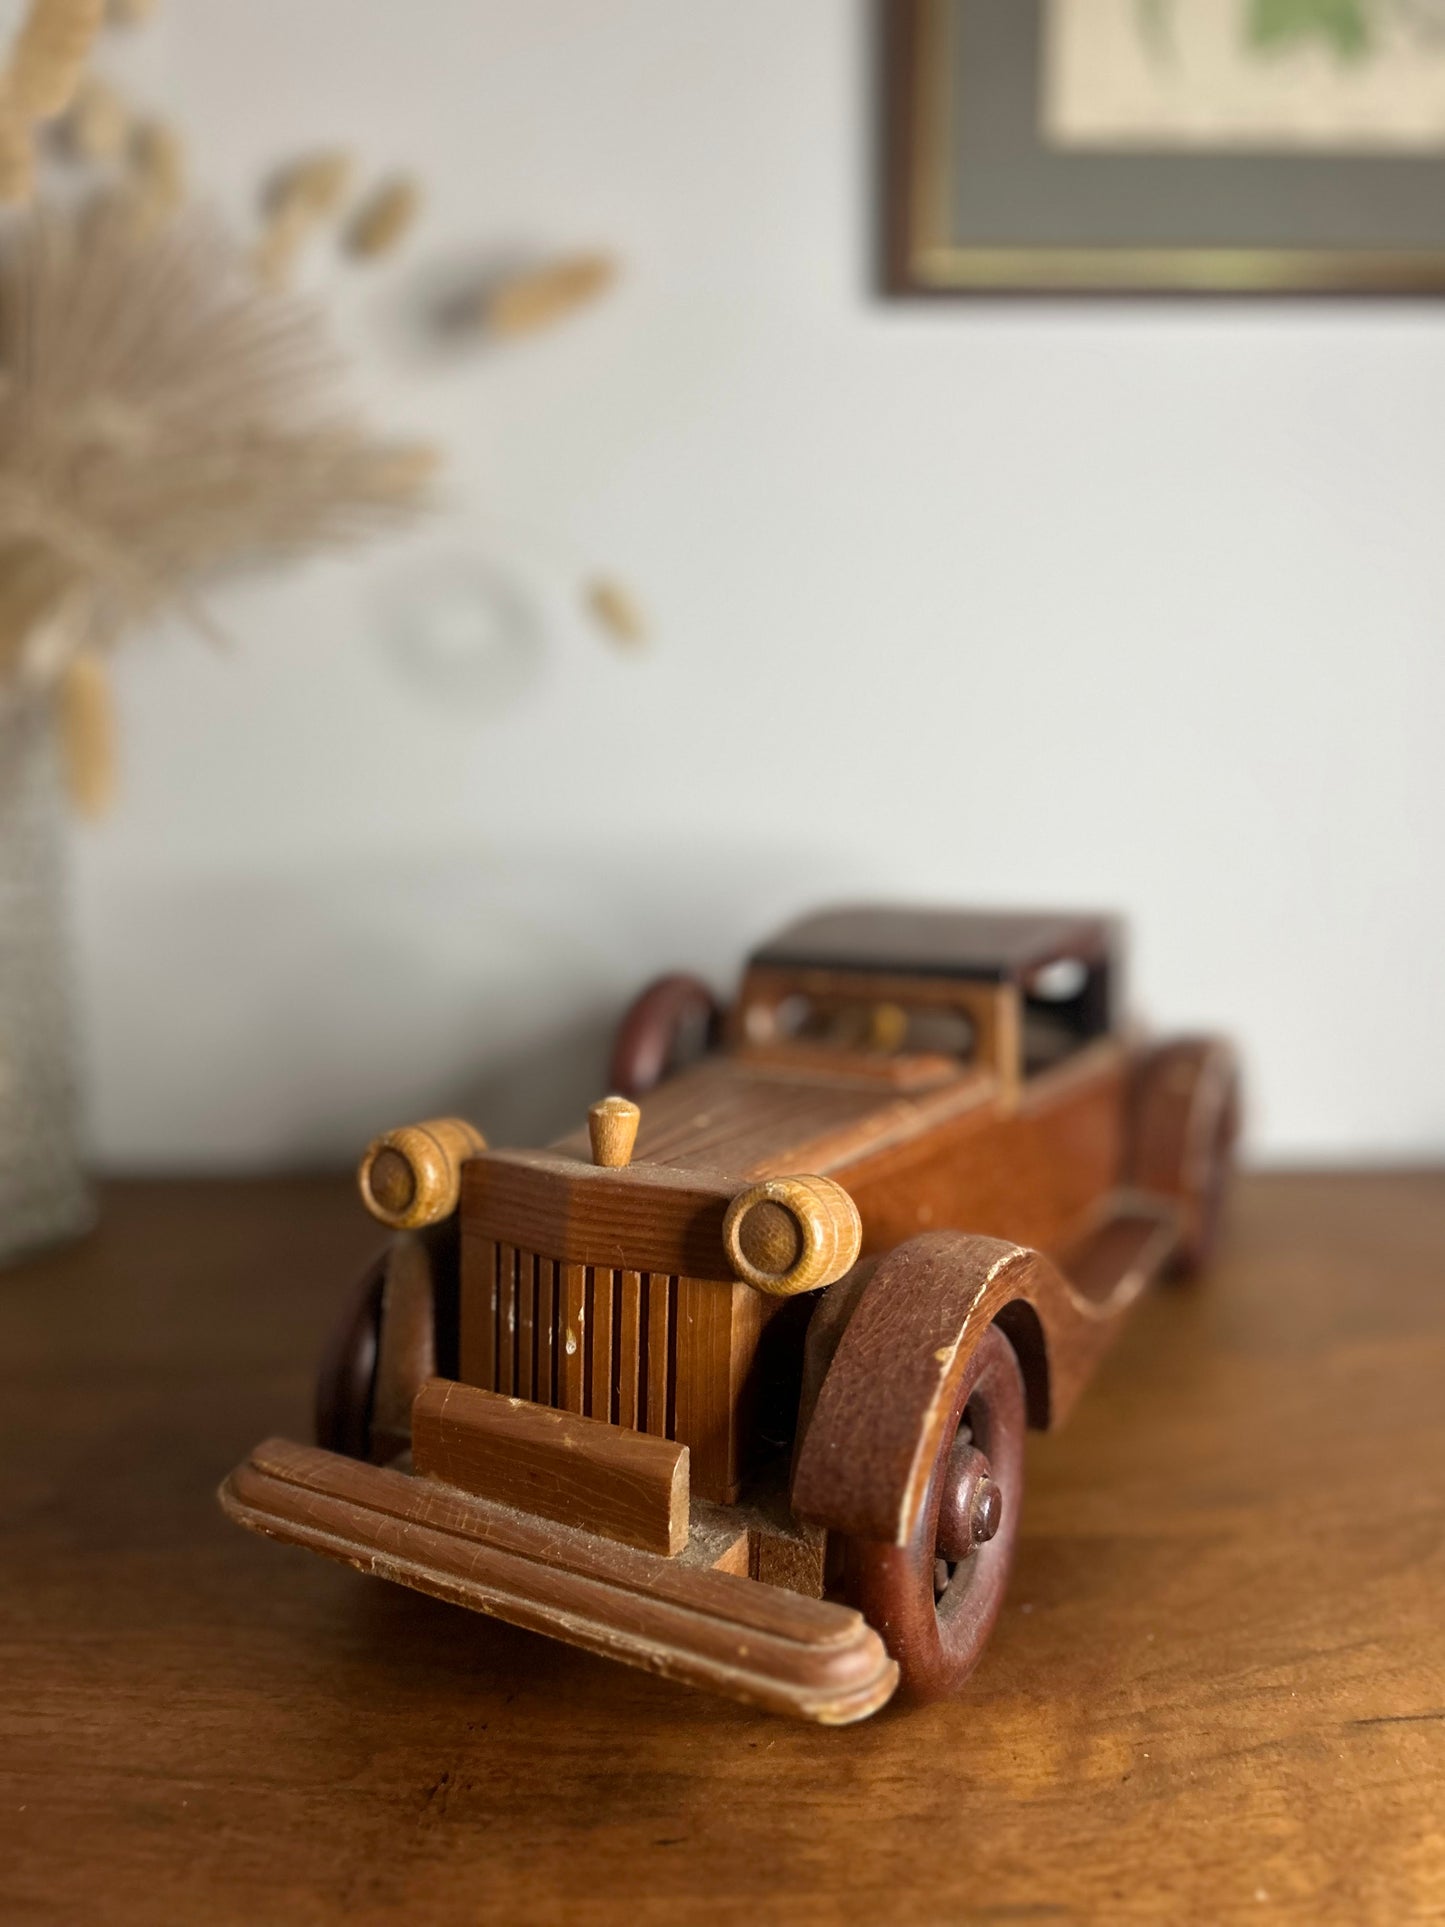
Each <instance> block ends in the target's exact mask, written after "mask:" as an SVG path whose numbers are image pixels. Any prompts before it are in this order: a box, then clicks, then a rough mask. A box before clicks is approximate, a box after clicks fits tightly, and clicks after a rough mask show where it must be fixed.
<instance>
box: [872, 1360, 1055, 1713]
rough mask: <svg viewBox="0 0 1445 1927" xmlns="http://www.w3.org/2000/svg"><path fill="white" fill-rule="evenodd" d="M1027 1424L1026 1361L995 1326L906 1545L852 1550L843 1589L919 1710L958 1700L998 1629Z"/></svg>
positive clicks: (972, 1365)
mask: <svg viewBox="0 0 1445 1927" xmlns="http://www.w3.org/2000/svg"><path fill="white" fill-rule="evenodd" d="M1027 1418H1028V1415H1027V1409H1026V1404H1025V1398H1024V1382H1023V1374H1022V1372H1021V1371H1020V1370H1019V1362H1018V1359H1017V1357H1016V1355H1015V1353H1014V1349H1013V1347H1012V1345H1010V1344H1009V1342H1008V1340H1007V1339H1006V1338H1005V1337H1004V1335H1003V1333H1002V1332H1001V1331H1000V1330H999V1329H998V1327H997V1326H996V1325H992V1326H990V1327H989V1329H988V1331H987V1333H986V1334H985V1335H984V1338H983V1340H982V1342H981V1343H980V1344H979V1346H978V1349H977V1350H976V1351H975V1352H974V1355H973V1357H972V1359H971V1360H970V1362H969V1365H968V1368H967V1370H966V1371H965V1372H964V1374H963V1377H962V1380H961V1381H960V1384H959V1388H958V1392H957V1395H956V1399H955V1406H954V1413H953V1416H952V1418H951V1420H950V1422H949V1424H948V1425H946V1426H945V1427H944V1430H943V1434H942V1444H941V1445H940V1447H939V1450H938V1455H937V1457H936V1459H935V1461H934V1466H933V1472H932V1476H931V1478H930V1480H929V1485H928V1493H927V1497H926V1499H925V1501H924V1503H923V1506H922V1508H921V1510H920V1513H919V1518H918V1523H917V1526H916V1527H915V1529H914V1532H913V1535H912V1537H911V1538H910V1540H909V1542H908V1544H907V1545H903V1546H896V1545H884V1544H881V1543H879V1542H878V1541H877V1540H870V1539H849V1540H847V1541H845V1543H844V1547H843V1570H844V1581H843V1585H844V1590H845V1592H846V1593H847V1596H848V1598H849V1601H850V1603H852V1604H853V1605H855V1606H857V1607H858V1609H859V1611H860V1612H862V1614H863V1616H864V1618H865V1619H867V1621H868V1622H869V1624H870V1625H871V1626H873V1627H875V1628H876V1629H877V1631H878V1632H879V1633H880V1634H881V1635H882V1638H883V1641H884V1644H885V1645H886V1646H887V1648H888V1650H889V1652H890V1653H891V1654H892V1655H893V1657H894V1659H896V1660H897V1662H898V1665H899V1669H900V1671H901V1673H902V1675H903V1678H902V1690H903V1691H904V1692H905V1693H907V1694H908V1695H909V1696H910V1697H912V1698H913V1699H916V1700H939V1699H947V1698H949V1697H950V1696H951V1695H953V1694H954V1693H956V1692H957V1691H958V1689H959V1687H960V1686H962V1684H963V1682H964V1681H965V1680H966V1679H967V1678H968V1676H969V1674H970V1673H971V1672H972V1671H973V1669H974V1667H975V1666H976V1665H977V1664H978V1661H979V1659H980V1657H981V1655H982V1653H983V1649H984V1647H985V1645H986V1644H987V1642H988V1636H989V1634H990V1632H992V1630H993V1624H994V1621H995V1620H996V1619H997V1617H998V1613H999V1608H1000V1606H1001V1605H1002V1604H1003V1596H1004V1592H1005V1590H1006V1589H1007V1586H1008V1580H1009V1573H1010V1570H1011V1568H1012V1565H1013V1553H1014V1542H1015V1539H1016V1537H1017V1534H1018V1522H1019V1513H1020V1510H1021V1508H1022V1504H1023V1474H1024V1431H1025V1427H1026V1425H1027Z"/></svg>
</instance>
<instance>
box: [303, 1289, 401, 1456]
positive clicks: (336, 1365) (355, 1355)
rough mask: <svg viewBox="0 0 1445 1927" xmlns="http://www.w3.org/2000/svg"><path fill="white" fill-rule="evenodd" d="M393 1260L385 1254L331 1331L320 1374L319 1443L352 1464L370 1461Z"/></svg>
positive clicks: (349, 1301) (347, 1304) (355, 1290)
mask: <svg viewBox="0 0 1445 1927" xmlns="http://www.w3.org/2000/svg"><path fill="white" fill-rule="evenodd" d="M388 1255H389V1254H388V1253H387V1252H382V1253H381V1255H380V1256H379V1257H378V1258H377V1259H376V1260H375V1262H374V1263H373V1264H371V1265H369V1266H368V1267H367V1269H366V1270H365V1271H364V1272H363V1273H362V1275H361V1277H360V1279H359V1280H358V1281H357V1284H356V1286H355V1288H354V1290H353V1291H352V1293H351V1296H350V1297H349V1298H348V1299H347V1301H346V1304H345V1305H344V1306H343V1308H342V1311H341V1315H340V1317H339V1318H338V1319H337V1321H336V1323H335V1325H334V1326H333V1327H332V1331H331V1336H330V1338H328V1340H327V1341H326V1350H325V1351H324V1352H323V1354H322V1357H321V1365H320V1369H319V1370H318V1372H317V1374H316V1443H317V1444H318V1445H321V1446H324V1447H325V1448H326V1450H327V1451H328V1452H340V1453H342V1454H343V1455H344V1456H345V1457H346V1458H348V1459H368V1458H370V1456H371V1412H372V1398H373V1393H374V1390H375V1386H376V1361H377V1357H378V1355H379V1352H380V1344H381V1310H382V1295H383V1293H384V1291H385V1288H386V1265H387V1257H388Z"/></svg>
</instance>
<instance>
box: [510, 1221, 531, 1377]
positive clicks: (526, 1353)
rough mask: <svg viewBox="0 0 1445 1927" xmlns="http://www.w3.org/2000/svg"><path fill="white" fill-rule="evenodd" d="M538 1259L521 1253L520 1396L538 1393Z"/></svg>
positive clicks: (518, 1318) (518, 1270) (518, 1302)
mask: <svg viewBox="0 0 1445 1927" xmlns="http://www.w3.org/2000/svg"><path fill="white" fill-rule="evenodd" d="M536 1319H537V1260H536V1259H535V1258H534V1257H533V1255H532V1253H531V1252H530V1251H519V1252H518V1253H517V1354H516V1366H515V1368H514V1373H513V1379H512V1388H513V1391H514V1392H515V1394H516V1396H517V1397H518V1398H535V1397H536V1396H537V1387H536V1381H535V1378H534V1375H533V1374H534V1371H535V1366H536V1335H535V1334H536Z"/></svg>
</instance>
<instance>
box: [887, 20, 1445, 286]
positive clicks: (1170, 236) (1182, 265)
mask: <svg viewBox="0 0 1445 1927" xmlns="http://www.w3.org/2000/svg"><path fill="white" fill-rule="evenodd" d="M1069 3H1070V0H882V5H881V51H882V61H883V74H884V83H885V84H884V95H883V110H884V128H883V134H884V142H883V152H884V176H885V180H884V193H883V200H882V216H883V221H882V226H883V232H882V236H881V239H882V257H883V258H882V280H883V286H884V290H885V292H887V293H889V294H892V295H898V296H934V297H947V296H964V295H973V296H978V295H1065V294H1067V295H1083V294H1093V295H1227V296H1265V297H1274V296H1295V295H1436V294H1440V293H1442V292H1445V114H1442V122H1441V134H1440V137H1439V140H1438V142H1436V140H1435V138H1434V134H1433V123H1429V124H1426V125H1425V126H1423V127H1422V128H1419V129H1412V128H1406V129H1404V130H1403V131H1402V134H1401V136H1400V138H1399V139H1395V138H1394V131H1395V130H1394V129H1392V127H1391V126H1390V124H1389V119H1388V112H1389V107H1390V96H1389V93H1388V87H1386V88H1384V89H1383V90H1382V89H1381V88H1379V87H1377V88H1376V90H1375V91H1376V94H1377V95H1378V94H1381V93H1383V101H1384V113H1385V119H1384V121H1383V124H1382V127H1378V126H1377V127H1376V128H1375V129H1374V130H1371V129H1368V128H1367V129H1366V135H1367V138H1364V139H1362V138H1361V136H1360V135H1359V133H1358V131H1355V130H1351V129H1347V130H1346V133H1347V137H1346V138H1342V139H1341V141H1340V142H1339V144H1338V146H1332V145H1331V139H1332V136H1331V131H1330V128H1329V126H1328V124H1326V125H1325V127H1324V129H1323V131H1322V132H1321V130H1320V129H1319V128H1317V127H1316V128H1309V127H1306V129H1305V132H1304V134H1303V135H1301V136H1297V135H1296V134H1295V133H1294V132H1293V131H1292V128H1291V126H1290V125H1289V124H1285V125H1284V127H1283V132H1282V134H1281V136H1280V138H1278V139H1275V140H1272V139H1269V138H1265V139H1260V138H1259V137H1258V136H1257V135H1251V134H1250V133H1249V132H1248V131H1246V132H1245V133H1244V134H1243V135H1241V134H1239V133H1238V132H1232V131H1230V130H1229V129H1227V128H1226V129H1225V133H1224V135H1223V137H1221V138H1218V139H1215V138H1214V137H1213V136H1212V135H1211V133H1210V131H1209V129H1208V128H1206V129H1205V131H1204V133H1203V135H1202V136H1201V135H1198V134H1196V133H1187V134H1186V136H1185V137H1182V138H1180V139H1178V140H1175V139H1173V138H1166V139H1164V140H1162V141H1161V140H1159V139H1158V138H1157V137H1155V138H1151V136H1150V133H1149V131H1148V129H1147V126H1146V128H1145V131H1144V132H1143V133H1142V134H1140V133H1138V132H1136V131H1133V130H1131V129H1127V128H1126V130H1125V136H1124V137H1122V138H1120V139H1119V140H1118V141H1117V142H1114V143H1112V144H1111V142H1110V140H1109V139H1108V138H1107V136H1106V137H1105V138H1103V139H1099V138H1097V137H1095V138H1091V139H1090V140H1089V141H1088V142H1087V143H1086V144H1081V145H1076V146H1068V145H1065V146H1062V147H1061V146H1059V145H1058V144H1057V143H1052V144H1051V143H1050V141H1049V140H1047V139H1046V138H1045V133H1044V130H1043V127H1042V115H1043V106H1042V97H1043V88H1044V71H1043V61H1044V51H1045V33H1046V28H1047V27H1048V26H1049V25H1050V15H1049V9H1050V8H1051V7H1058V6H1060V5H1068V4H1069ZM1369 3H1370V0H1360V4H1361V5H1362V6H1363V5H1367V4H1369ZM1140 4H1142V0H1140ZM1057 19H1058V16H1057V15H1055V16H1053V22H1054V25H1055V30H1056V31H1057ZM1088 51H1089V53H1090V54H1091V56H1092V55H1096V54H1097V42H1094V43H1092V44H1090V45H1089V47H1088ZM1327 55H1328V49H1327V48H1325V49H1312V50H1309V51H1308V54H1307V57H1308V58H1309V59H1310V60H1311V61H1312V62H1313V66H1312V69H1311V71H1312V72H1318V71H1325V72H1326V77H1327V78H1328V62H1327ZM1436 57H1437V55H1436V53H1435V51H1434V50H1433V46H1432V51H1431V52H1430V53H1429V55H1428V58H1429V59H1430V60H1431V61H1433V60H1434V59H1435V58H1436ZM1438 58H1439V60H1440V63H1441V72H1440V75H1439V85H1440V93H1441V99H1442V102H1445V38H1442V40H1441V42H1440V43H1439V52H1438ZM1094 65H1095V66H1097V60H1096V59H1095V60H1094ZM1277 71H1280V70H1279V69H1271V70H1269V74H1268V76H1267V77H1268V78H1272V76H1273V74H1274V73H1275V72H1277ZM1422 71H1423V70H1422ZM1430 79H1431V84H1432V86H1433V85H1434V82H1435V75H1434V70H1433V68H1432V69H1431V70H1430ZM1089 104H1090V103H1089V102H1088V101H1087V100H1086V101H1085V105H1086V106H1087V105H1089ZM1291 104H1292V103H1291ZM1431 104H1432V105H1433V101H1432V103H1431ZM1066 105H1067V103H1066ZM1125 105H1126V106H1127V105H1128V101H1127V99H1126V101H1125ZM1374 111H1375V113H1376V116H1377V121H1378V119H1379V115H1380V112H1381V109H1380V104H1379V101H1378V100H1377V101H1375V103H1374ZM1357 118H1358V116H1357ZM1266 132H1267V133H1268V132H1270V130H1268V129H1267V130H1266Z"/></svg>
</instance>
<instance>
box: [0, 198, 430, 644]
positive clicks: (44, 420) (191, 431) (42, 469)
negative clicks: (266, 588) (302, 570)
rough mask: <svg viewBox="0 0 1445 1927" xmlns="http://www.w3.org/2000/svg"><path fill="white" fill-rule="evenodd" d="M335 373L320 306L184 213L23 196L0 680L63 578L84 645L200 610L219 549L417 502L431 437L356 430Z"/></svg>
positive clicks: (331, 539) (11, 263)
mask: <svg viewBox="0 0 1445 1927" xmlns="http://www.w3.org/2000/svg"><path fill="white" fill-rule="evenodd" d="M334 375H335V366H334V362H333V359H332V356H331V354H330V351H329V349H328V346H327V343H326V341H325V339H324V336H323V332H322V329H321V326H320V320H319V317H318V316H316V315H314V314H313V313H312V312H311V311H310V310H308V309H305V308H303V307H301V306H299V305H298V304H296V303H294V302H291V301H285V300H280V299H278V298H276V297H273V296H270V295H267V294H266V293H265V292H264V291H263V290H261V289H258V288H257V287H256V285H255V282H254V280H253V279H252V278H251V276H250V275H249V274H248V273H247V272H246V268H245V263H244V260H243V258H242V256H241V255H240V254H239V253H238V252H237V250H236V249H234V248H233V247H232V246H231V244H230V243H229V242H228V241H227V240H226V239H225V238H224V237H223V236H222V234H221V233H220V232H219V230H218V229H217V228H216V227H214V226H213V225H212V224H210V223H208V222H207V221H205V220H203V219H200V218H199V217H197V216H195V215H194V214H188V215H184V216H182V217H181V218H180V219H178V220H176V221H174V222H171V223H170V224H168V225H167V226H165V227H163V228H160V229H158V230H147V229H145V228H142V227H138V226H137V225H136V223H135V222H134V220H133V219H132V218H131V216H130V213H129V211H128V210H127V209H126V208H125V207H124V206H123V205H121V206H117V205H113V204H112V205H107V206H105V207H103V208H101V209H100V210H99V211H97V212H95V213H94V214H91V215H89V216H86V217H62V216H59V215H54V214H49V215H44V216H40V215H37V216H32V217H30V218H29V219H28V220H27V222H26V223H25V224H24V226H23V228H22V229H21V231H20V232H19V233H17V234H16V235H15V236H13V237H12V240H11V242H10V245H9V246H8V247H7V248H6V249H5V250H4V251H3V253H0V680H7V679H11V678H13V677H15V676H16V675H18V674H20V673H21V672H22V671H23V670H24V668H25V651H26V648H27V645H28V644H30V643H31V642H32V640H33V637H34V636H35V634H36V633H39V632H41V631H43V630H44V629H45V627H46V624H45V620H44V618H45V617H46V615H47V614H48V613H49V612H51V611H53V610H56V609H58V608H60V607H62V606H69V605H73V604H74V602H75V600H76V598H77V597H79V598H80V599H81V600H82V601H83V603H84V606H85V609H86V612H87V619H86V622H85V625H84V631H85V635H86V639H87V641H88V642H89V643H91V644H92V645H95V644H99V645H104V644H106V643H108V642H110V641H112V640H113V639H114V638H115V636H116V635H117V634H118V633H119V632H120V630H121V629H122V628H123V627H125V626H126V625H127V624H129V623H131V622H133V621H136V620H137V619H140V618H142V617H146V616H149V615H152V614H154V613H155V612H156V611H158V610H160V609H164V608H167V607H172V608H180V609H182V610H185V611H188V612H189V613H190V614H191V615H192V616H193V617H194V619H195V620H197V621H198V622H200V623H201V624H202V625H203V626H204V623H205V618H204V616H203V615H202V614H201V612H200V611H199V609H198V607H197V605H196V601H195V597H196V594H197V591H198V590H199V588H200V587H201V586H202V585H203V584H204V582H205V580H206V578H207V577H209V576H210V575H211V574H212V573H213V572H214V571H216V570H218V569H221V568H223V567H226V566H228V565H234V564H239V563H246V562H250V561H255V560H267V559H275V558H278V557H288V556H298V555H304V554H308V553H311V552H313V551H315V550H318V549H323V548H328V547H331V546H333V545H336V544H339V543H347V542H351V541H355V540H357V539H360V538H363V537H365V536H368V535H370V534H372V533H374V532H376V531H378V530H380V529H383V528H385V527H387V526H388V525H391V524H394V523H397V522H398V521H400V520H402V519H403V518H405V517H407V516H408V515H409V514H411V513H412V512H413V511H414V510H415V508H416V507H417V506H418V504H419V501H420V499H421V497H422V495H423V493H424V489H425V483H426V480H427V477H428V475H429V473H430V471H431V468H432V466H433V457H432V455H431V453H430V451H428V450H425V449H419V448H416V447H411V446H407V445H401V444H395V443H387V442H378V441H373V440H372V439H370V438H369V437H368V436H366V435H365V434H363V433H362V432H361V430H360V429H359V428H358V427H357V426H356V425H355V424H354V423H353V422H352V421H351V420H350V419H348V417H347V416H346V415H345V414H344V413H342V412H340V410H339V409H338V407H337V406H336V404H335V402H334V400H333V377H334ZM52 667H53V666H52ZM57 673H58V670H57Z"/></svg>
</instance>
